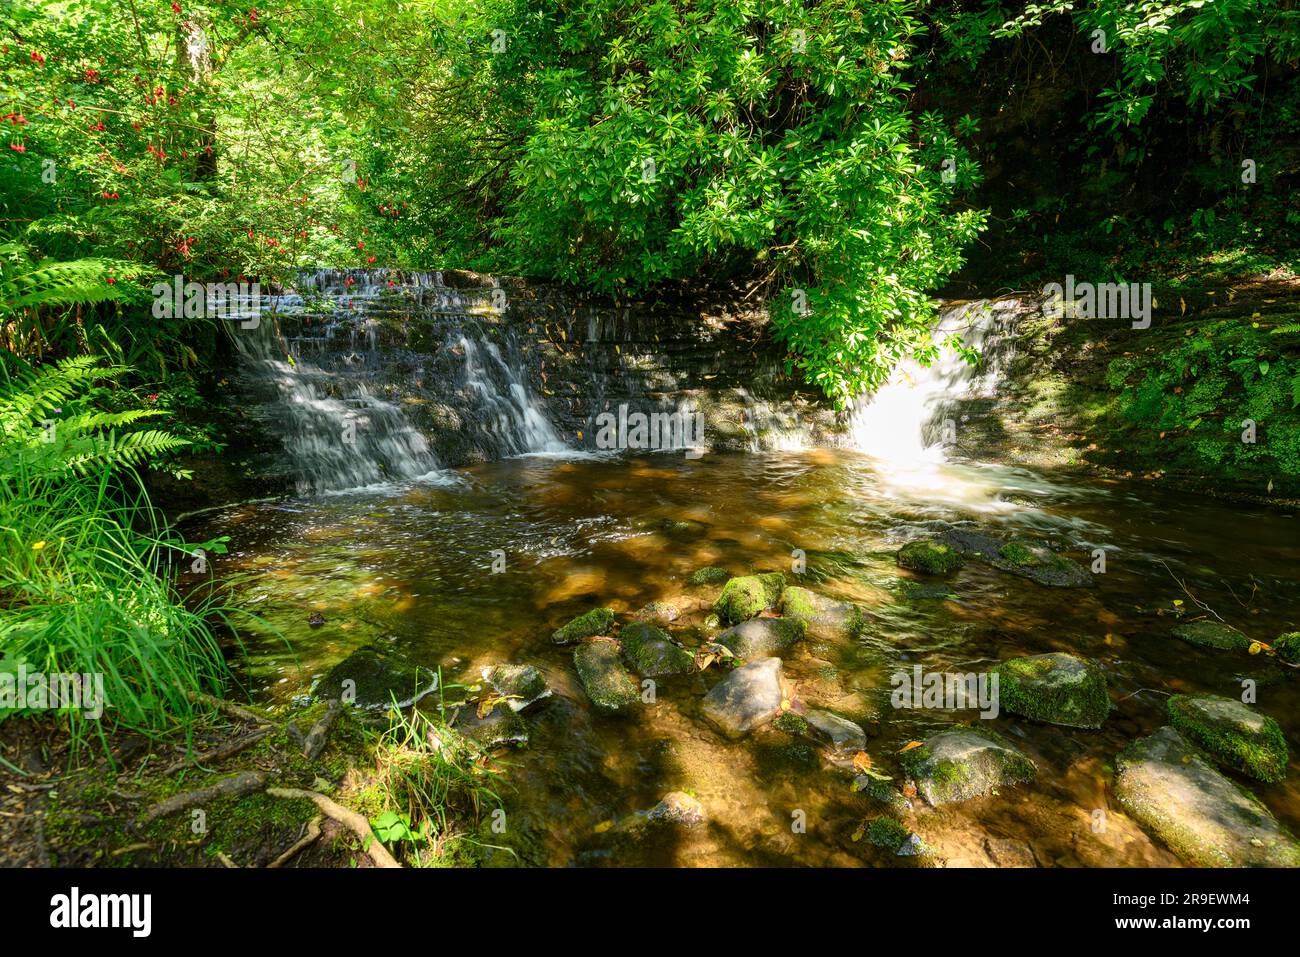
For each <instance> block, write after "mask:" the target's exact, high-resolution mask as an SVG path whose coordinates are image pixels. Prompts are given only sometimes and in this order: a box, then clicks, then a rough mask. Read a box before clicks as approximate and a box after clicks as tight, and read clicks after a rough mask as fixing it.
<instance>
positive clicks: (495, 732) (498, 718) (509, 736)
mask: <svg viewBox="0 0 1300 957" xmlns="http://www.w3.org/2000/svg"><path fill="white" fill-rule="evenodd" d="M455 727H456V730H457V731H458V732H459V733H460V734H462V735H464V736H465V737H466V738H468V739H469V740H471V741H473V742H474V743H475V744H477V745H478V746H479V747H481V748H483V749H484V750H487V751H492V750H495V749H496V748H504V747H516V748H521V747H523V746H524V745H526V744H527V743H528V722H527V721H525V720H524V719H523V718H521V717H520V716H519V715H517V714H515V712H513V711H511V710H510V709H509V708H504V707H501V706H500V705H498V706H497V707H495V708H493V709H492V711H491V712H490V713H488V714H486V715H484V716H483V717H481V718H480V717H479V716H478V712H477V711H476V710H475V709H474V708H472V707H466V708H465V709H464V710H463V711H461V713H460V715H459V716H458V717H457V718H456V725H455Z"/></svg>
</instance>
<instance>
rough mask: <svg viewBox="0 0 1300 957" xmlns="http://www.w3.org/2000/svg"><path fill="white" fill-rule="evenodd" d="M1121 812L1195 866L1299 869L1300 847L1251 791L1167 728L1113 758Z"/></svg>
mask: <svg viewBox="0 0 1300 957" xmlns="http://www.w3.org/2000/svg"><path fill="white" fill-rule="evenodd" d="M1115 764H1116V772H1117V774H1116V779H1115V797H1116V798H1117V799H1118V800H1119V803H1120V804H1121V805H1122V806H1123V808H1124V810H1125V811H1126V812H1127V813H1128V814H1129V816H1131V817H1132V818H1133V819H1134V820H1136V821H1137V822H1138V823H1140V824H1141V825H1142V826H1143V827H1145V828H1146V829H1147V830H1149V831H1151V832H1152V833H1153V834H1154V835H1155V836H1156V837H1158V838H1159V839H1160V840H1162V841H1163V842H1164V843H1165V844H1167V845H1168V846H1169V848H1170V850H1172V851H1173V852H1174V853H1175V854H1177V855H1178V856H1179V857H1180V858H1182V859H1183V860H1184V861H1185V862H1186V863H1188V864H1191V865H1192V866H1194V867H1300V845H1297V844H1296V842H1295V839H1294V838H1293V837H1292V836H1291V835H1290V834H1289V833H1287V832H1286V830H1285V829H1283V828H1282V826H1281V825H1280V824H1278V822H1277V821H1276V820H1275V819H1274V817H1273V815H1272V814H1271V813H1269V811H1268V809H1267V808H1266V807H1264V805H1263V804H1261V803H1260V802H1259V801H1258V800H1257V799H1256V798H1255V796H1254V795H1252V794H1250V793H1249V792H1248V791H1246V790H1244V789H1243V788H1241V787H1239V786H1238V785H1236V784H1234V783H1233V782H1232V781H1230V780H1228V779H1227V778H1226V777H1224V776H1223V775H1222V774H1220V773H1219V772H1218V771H1216V770H1215V769H1214V768H1213V767H1211V766H1210V764H1209V763H1208V762H1207V761H1206V760H1205V759H1204V758H1202V757H1201V756H1200V754H1198V753H1197V750H1196V748H1194V747H1193V746H1192V745H1191V744H1189V743H1188V742H1187V740H1186V739H1184V738H1183V736H1182V735H1180V734H1179V733H1178V732H1177V731H1176V730H1174V729H1173V728H1171V727H1164V728H1161V729H1160V730H1159V731H1157V732H1156V733H1155V734H1152V735H1150V736H1148V737H1145V738H1141V739H1139V740H1137V741H1135V742H1134V743H1133V744H1131V745H1129V746H1128V747H1127V748H1126V749H1125V750H1124V751H1122V752H1120V754H1119V756H1118V757H1117V758H1116V762H1115Z"/></svg>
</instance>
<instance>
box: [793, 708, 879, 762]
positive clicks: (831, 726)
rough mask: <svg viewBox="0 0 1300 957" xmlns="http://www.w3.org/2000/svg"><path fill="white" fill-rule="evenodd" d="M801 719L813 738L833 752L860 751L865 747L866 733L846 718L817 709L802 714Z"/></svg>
mask: <svg viewBox="0 0 1300 957" xmlns="http://www.w3.org/2000/svg"><path fill="white" fill-rule="evenodd" d="M803 718H804V720H805V721H807V722H808V727H809V728H810V729H811V730H812V731H813V732H815V736H816V737H817V738H819V739H821V740H823V741H825V742H827V743H828V744H829V745H830V746H831V749H832V750H834V751H840V752H848V751H862V750H865V749H866V747H867V734H866V732H865V731H863V730H862V728H860V727H859V726H858V725H856V724H854V723H853V722H852V721H850V720H849V719H848V718H841V717H840V716H839V715H838V714H834V713H832V712H830V711H822V710H819V709H817V708H813V709H812V710H810V711H806V712H804V716H803Z"/></svg>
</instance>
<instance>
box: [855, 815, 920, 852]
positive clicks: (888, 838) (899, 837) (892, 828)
mask: <svg viewBox="0 0 1300 957" xmlns="http://www.w3.org/2000/svg"><path fill="white" fill-rule="evenodd" d="M863 833H864V835H865V836H866V838H867V840H868V841H869V842H870V843H872V844H874V845H875V846H876V847H882V848H884V849H885V850H887V851H897V850H898V849H899V848H900V847H902V846H903V844H904V843H906V842H907V839H908V838H909V837H911V836H912V832H911V831H910V830H908V829H907V828H906V827H904V826H903V825H902V824H901V823H899V822H898V821H896V820H894V819H893V818H892V817H885V816H884V815H881V816H880V817H873V818H872V819H871V820H870V821H867V822H866V825H865V826H864V827H863Z"/></svg>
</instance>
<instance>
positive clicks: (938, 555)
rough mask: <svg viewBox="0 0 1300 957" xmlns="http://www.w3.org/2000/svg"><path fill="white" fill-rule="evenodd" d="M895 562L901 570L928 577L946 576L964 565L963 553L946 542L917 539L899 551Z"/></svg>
mask: <svg viewBox="0 0 1300 957" xmlns="http://www.w3.org/2000/svg"><path fill="white" fill-rule="evenodd" d="M895 560H896V561H897V562H898V565H899V567H900V568H906V569H907V570H908V571H914V572H924V573H925V574H927V575H946V574H948V573H949V572H954V571H956V570H957V569H959V568H961V566H962V565H963V564H964V559H963V558H962V556H961V552H959V551H958V550H957V549H955V548H953V547H952V546H951V545H949V544H947V543H946V542H940V541H935V540H934V539H929V538H917V539H913V540H912V541H910V542H908V543H907V544H906V545H904V546H903V547H902V548H900V549H899V550H898V555H897V556H895Z"/></svg>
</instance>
